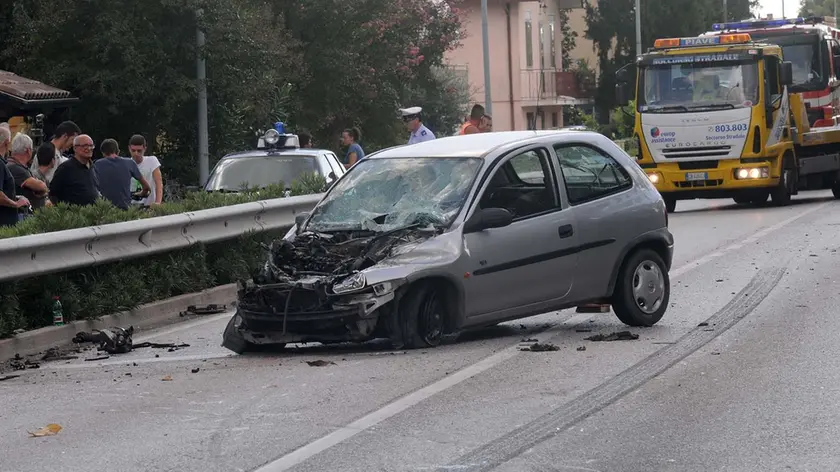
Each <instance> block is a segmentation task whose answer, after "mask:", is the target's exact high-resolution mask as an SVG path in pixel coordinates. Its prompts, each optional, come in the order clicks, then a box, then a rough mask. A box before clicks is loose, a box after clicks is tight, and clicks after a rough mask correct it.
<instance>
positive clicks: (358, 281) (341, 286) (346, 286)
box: [332, 272, 367, 295]
mask: <svg viewBox="0 0 840 472" xmlns="http://www.w3.org/2000/svg"><path fill="white" fill-rule="evenodd" d="M366 283H367V281H366V280H365V274H363V273H361V272H356V273H355V274H353V275H351V276H349V277H347V278H346V279H344V280H342V281H341V282H338V283H336V284H335V285H333V287H332V290H333V293H334V294H336V295H341V294H344V293H351V292H358V291H359V290H361V289H363V288H365V285H366Z"/></svg>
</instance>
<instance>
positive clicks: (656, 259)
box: [612, 249, 671, 326]
mask: <svg viewBox="0 0 840 472" xmlns="http://www.w3.org/2000/svg"><path fill="white" fill-rule="evenodd" d="M670 296H671V280H670V278H669V277H668V269H667V268H666V267H665V262H664V261H663V260H662V257H660V256H659V254H657V253H656V251H653V250H652V249H642V250H639V251H636V252H634V253H632V254H631V255H630V256H629V257H628V258H627V259H626V260H625V261H624V264H623V265H622V267H621V271H620V272H619V276H618V281H617V282H616V288H615V294H614V295H613V300H612V306H613V311H615V314H616V316H617V317H618V319H619V320H621V322H622V323H624V324H626V325H629V326H653V325H654V324H656V323H657V322H658V321H659V320H661V319H662V316H663V315H664V314H665V310H667V309H668V300H669V299H670Z"/></svg>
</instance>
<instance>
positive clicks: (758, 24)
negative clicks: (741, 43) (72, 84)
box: [712, 18, 805, 31]
mask: <svg viewBox="0 0 840 472" xmlns="http://www.w3.org/2000/svg"><path fill="white" fill-rule="evenodd" d="M803 23H805V18H782V19H779V20H755V21H738V22H734V23H715V24H713V25H712V30H714V31H724V30H734V29H747V28H772V27H774V26H785V25H801V24H803Z"/></svg>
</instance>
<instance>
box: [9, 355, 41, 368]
mask: <svg viewBox="0 0 840 472" xmlns="http://www.w3.org/2000/svg"><path fill="white" fill-rule="evenodd" d="M9 365H11V367H12V369H13V370H26V369H40V368H41V364H40V363H38V362H36V361H33V360H32V359H24V358H23V357H21V356H20V354H15V357H14V359H12V360H11V361H10V362H9Z"/></svg>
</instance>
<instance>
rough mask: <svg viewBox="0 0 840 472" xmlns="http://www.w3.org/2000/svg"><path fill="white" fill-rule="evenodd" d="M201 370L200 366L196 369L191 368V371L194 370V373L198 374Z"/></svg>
mask: <svg viewBox="0 0 840 472" xmlns="http://www.w3.org/2000/svg"><path fill="white" fill-rule="evenodd" d="M200 370H201V369H200V368H198V367H196V368H195V369H193V370H191V371H190V372H192V373H193V374H197V373H198V372H199V371H200Z"/></svg>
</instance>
